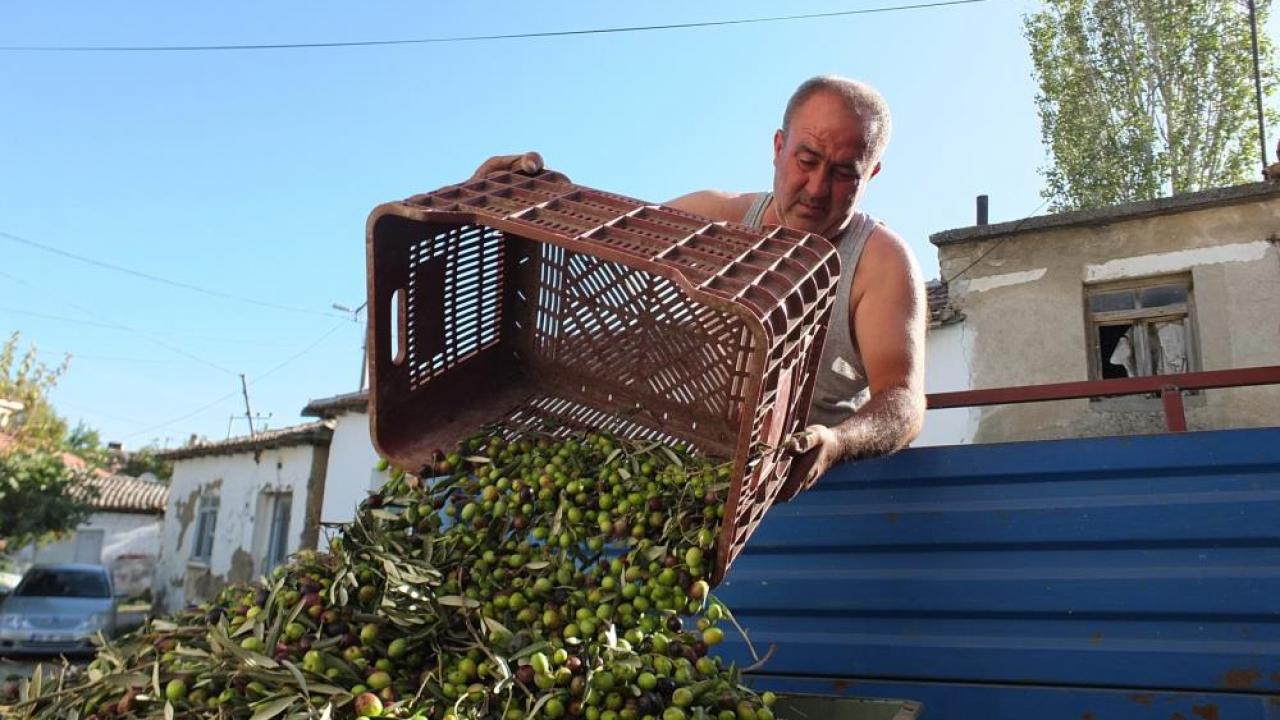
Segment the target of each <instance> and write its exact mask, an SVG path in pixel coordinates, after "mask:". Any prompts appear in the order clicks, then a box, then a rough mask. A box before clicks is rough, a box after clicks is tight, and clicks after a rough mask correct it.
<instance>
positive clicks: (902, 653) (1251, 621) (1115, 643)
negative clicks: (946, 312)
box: [718, 428, 1280, 720]
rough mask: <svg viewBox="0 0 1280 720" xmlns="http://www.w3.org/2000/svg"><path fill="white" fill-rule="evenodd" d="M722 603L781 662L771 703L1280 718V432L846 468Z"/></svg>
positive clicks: (968, 448) (951, 453) (773, 540)
mask: <svg viewBox="0 0 1280 720" xmlns="http://www.w3.org/2000/svg"><path fill="white" fill-rule="evenodd" d="M718 594H719V596H720V597H721V598H722V599H723V600H724V601H725V602H726V604H727V605H728V606H729V607H730V608H732V609H733V611H734V612H735V614H736V617H737V619H738V621H739V622H740V623H741V624H742V625H743V626H745V627H746V628H747V630H748V631H749V633H750V637H751V640H752V642H753V644H754V645H755V647H756V649H757V651H759V652H761V653H763V652H764V651H765V650H766V649H767V648H769V647H770V646H774V648H775V651H774V653H773V656H772V657H771V658H770V659H769V660H768V662H767V663H765V665H764V666H763V667H762V668H760V669H759V670H757V671H755V672H754V673H752V677H753V678H754V680H753V684H754V685H756V686H759V687H767V688H771V689H774V690H777V691H784V692H788V693H815V694H824V695H831V694H834V695H847V696H858V697H887V698H906V699H910V700H916V701H920V702H922V703H923V705H924V713H923V714H924V716H925V717H927V718H928V719H929V720H934V719H937V718H985V719H989V720H1004V719H1006V718H1008V719H1013V718H1018V719H1019V720H1023V719H1025V718H1040V719H1043V720H1059V719H1062V720H1066V719H1068V718H1069V719H1070V720H1107V719H1110V718H1160V719H1161V720H1170V719H1179V718H1180V719H1182V720H1197V719H1202V720H1215V719H1219V718H1220V719H1223V720H1226V719H1227V718H1230V719H1232V720H1235V719H1240V718H1246V719H1257V720H1262V719H1263V718H1269V719H1272V720H1275V719H1276V718H1280V428H1267V429H1247V430H1223V431H1210V432H1190V433H1168V434H1162V435H1154V436H1134V437H1119V438H1099V439H1079V440H1062V441H1046V442H1020V443H1006V444H990V445H965V446H950V447H934V448H921V449H911V450H907V451H904V452H901V453H899V454H897V455H894V456H892V457H888V458H881V459H877V460H870V461H864V462H857V463H849V464H845V465H842V466H840V467H838V468H836V469H834V470H833V471H832V472H831V473H829V474H828V475H827V476H826V477H825V478H823V480H822V481H821V482H820V483H819V484H818V485H817V486H816V487H815V488H814V489H813V490H811V491H810V492H808V493H805V494H804V495H802V496H800V497H798V498H796V499H795V500H793V501H792V502H790V503H787V504H784V505H779V506H777V507H775V508H773V509H772V510H770V511H769V513H768V515H767V517H766V519H765V521H764V523H763V524H762V525H761V527H760V528H759V529H758V530H757V532H756V534H755V535H754V536H753V537H752V539H751V541H750V543H749V544H748V549H747V551H746V552H745V553H744V554H743V555H742V556H741V557H740V559H738V560H737V562H736V563H735V564H734V566H733V568H732V569H731V571H730V573H729V575H728V577H727V578H726V580H725V582H724V584H723V585H722V586H721V587H720V588H719V591H718ZM726 646H727V647H726V653H727V654H728V655H729V656H731V657H732V658H733V659H734V660H735V661H736V662H738V663H739V664H741V665H747V664H750V663H751V658H750V656H749V653H748V651H747V648H746V647H745V645H743V644H742V642H741V641H740V640H733V641H727V642H726Z"/></svg>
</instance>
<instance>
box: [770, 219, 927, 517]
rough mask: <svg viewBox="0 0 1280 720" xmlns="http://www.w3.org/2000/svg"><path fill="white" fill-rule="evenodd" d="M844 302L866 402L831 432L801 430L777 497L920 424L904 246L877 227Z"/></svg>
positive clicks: (913, 294)
mask: <svg viewBox="0 0 1280 720" xmlns="http://www.w3.org/2000/svg"><path fill="white" fill-rule="evenodd" d="M867 270H873V271H874V272H865V271H867ZM851 302H854V303H855V304H854V307H853V312H851V313H850V316H849V317H850V320H849V323H850V326H851V327H850V330H851V331H852V332H853V336H854V337H855V338H857V339H858V350H859V352H860V353H861V356H862V364H863V366H864V367H865V368H866V371H867V380H868V383H869V384H870V389H871V399H870V400H869V401H867V403H866V404H865V405H863V407H862V408H861V409H860V410H859V411H858V412H857V414H855V415H854V416H853V417H850V418H849V419H848V420H845V421H844V422H842V423H840V424H839V425H837V426H835V427H825V426H820V425H815V426H812V427H810V428H808V430H807V431H806V433H805V435H804V436H802V438H801V439H800V440H799V441H798V442H797V447H796V450H797V451H798V452H800V453H802V454H801V456H800V457H798V458H796V462H795V464H794V467H793V469H792V473H791V477H790V478H789V479H788V481H787V485H786V487H784V488H783V491H782V497H783V499H785V498H788V497H790V496H791V495H793V494H795V493H796V492H799V491H800V490H804V489H807V488H808V487H810V486H811V485H812V484H813V483H814V482H816V481H817V479H818V478H819V477H821V476H822V474H823V473H825V472H826V471H827V470H828V469H829V468H830V467H831V466H833V465H835V464H836V463H839V462H843V461H845V460H854V459H859V458H868V457H875V456H878V455H887V454H889V453H892V452H895V451H897V450H901V449H902V448H904V447H906V446H907V444H908V443H910V442H911V441H912V440H914V439H915V437H916V436H917V435H919V434H920V429H921V427H922V426H923V424H924V411H925V397H924V347H925V325H926V317H927V314H928V313H927V303H926V300H925V292H924V283H923V282H922V281H921V278H920V269H919V268H918V267H917V266H916V263H915V259H914V258H913V257H912V255H911V251H910V249H909V248H908V247H907V245H906V243H905V242H903V240H902V239H901V238H899V237H898V236H897V235H895V234H893V233H892V232H890V231H888V230H887V229H883V228H882V229H879V230H877V231H876V234H875V235H873V236H872V238H871V241H869V242H868V244H867V249H866V251H865V254H864V255H863V258H862V260H861V262H860V263H859V273H858V277H856V278H855V280H854V292H853V298H852V299H851Z"/></svg>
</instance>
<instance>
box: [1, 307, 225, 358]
mask: <svg viewBox="0 0 1280 720" xmlns="http://www.w3.org/2000/svg"><path fill="white" fill-rule="evenodd" d="M0 310H3V311H4V312H11V313H15V314H18V315H30V316H31V317H38V318H44V319H46V320H61V321H62V322H70V323H77V324H79V325H89V326H92V327H100V328H107V329H110V330H121V331H123V332H127V333H133V334H135V335H137V336H138V337H140V338H142V339H143V340H146V341H148V342H152V343H155V344H156V345H159V346H160V347H162V348H164V349H166V350H168V351H170V352H175V353H177V354H179V355H181V356H183V357H185V358H187V359H189V360H194V361H196V362H198V363H200V364H201V365H206V366H208V367H211V368H213V369H214V370H217V371H219V372H224V373H226V374H228V375H235V372H234V371H232V370H228V369H227V368H224V367H222V366H221V365H219V364H217V363H215V362H213V361H212V360H206V359H204V358H202V357H200V356H199V355H193V354H192V353H190V352H187V351H186V350H183V349H182V348H180V347H176V346H174V345H170V344H169V343H167V342H164V341H163V340H158V339H156V338H154V337H152V336H151V335H148V334H147V333H145V332H143V331H141V330H138V329H137V328H131V327H129V326H128V325H120V324H118V323H110V322H95V321H93V320H84V319H80V318H69V317H63V316H61V315H51V314H49V313H42V312H33V311H31V310H19V309H17V308H9V307H2V306H0Z"/></svg>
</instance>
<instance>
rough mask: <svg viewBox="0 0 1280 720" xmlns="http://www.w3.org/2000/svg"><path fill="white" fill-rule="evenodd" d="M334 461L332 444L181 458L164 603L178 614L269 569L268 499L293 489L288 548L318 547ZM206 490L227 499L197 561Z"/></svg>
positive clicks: (160, 591)
mask: <svg viewBox="0 0 1280 720" xmlns="http://www.w3.org/2000/svg"><path fill="white" fill-rule="evenodd" d="M327 460H328V452H327V448H326V447H315V446H311V445H299V446H293V447H284V448H274V449H268V450H262V451H259V452H257V453H254V452H240V453H236V454H231V455H218V456H205V457H196V458H188V459H183V460H177V461H175V462H174V465H173V478H172V480H171V481H170V485H169V505H168V507H167V508H166V510H165V523H164V536H163V539H162V545H161V547H162V548H163V552H162V556H161V560H160V566H159V569H158V572H157V574H156V580H155V597H156V602H157V604H158V605H160V606H161V607H162V608H163V609H164V610H166V611H173V610H176V609H178V608H180V607H182V606H183V605H185V604H187V603H192V602H200V601H203V600H205V599H208V598H211V597H213V596H214V595H215V594H216V593H217V592H218V591H219V590H221V589H222V587H223V586H224V585H226V584H228V583H234V582H246V581H249V580H252V579H254V578H256V577H258V576H259V575H260V574H261V572H262V558H263V556H264V555H265V554H266V550H267V542H268V541H267V528H268V526H269V520H270V517H269V515H268V514H267V512H266V507H265V505H266V503H264V502H263V496H264V495H265V494H267V493H279V492H292V493H293V498H292V505H291V509H290V517H289V535H288V552H290V553H293V552H296V551H297V550H299V549H303V548H313V547H315V544H316V539H317V527H316V520H317V519H318V517H319V507H318V505H319V502H320V500H321V499H322V498H323V494H324V480H325V475H324V469H325V465H326V463H327ZM202 494H212V495H217V496H218V497H219V500H220V505H219V508H218V516H217V522H216V524H215V531H214V543H213V552H212V555H211V557H210V559H209V561H208V563H202V562H196V561H193V560H192V558H191V555H192V552H193V550H194V546H195V532H196V526H197V521H196V518H197V511H198V508H199V505H200V496H201V495H202Z"/></svg>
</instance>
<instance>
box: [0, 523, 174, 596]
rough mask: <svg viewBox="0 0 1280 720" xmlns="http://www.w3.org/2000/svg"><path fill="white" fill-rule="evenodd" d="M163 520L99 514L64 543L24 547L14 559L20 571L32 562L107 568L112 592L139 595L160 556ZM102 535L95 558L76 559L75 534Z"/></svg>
mask: <svg viewBox="0 0 1280 720" xmlns="http://www.w3.org/2000/svg"><path fill="white" fill-rule="evenodd" d="M162 525H163V518H162V517H161V516H159V515H146V514H141V513H116V512H100V513H94V514H93V515H90V516H89V520H88V521H87V522H85V523H84V524H83V525H81V526H80V527H78V528H76V532H75V533H72V534H71V535H70V536H68V537H67V538H66V539H64V540H59V541H57V542H52V543H49V544H47V545H42V546H40V547H35V546H28V547H26V548H23V549H22V550H21V551H20V552H18V553H16V554H15V556H14V558H13V559H14V565H15V567H16V568H17V570H18V571H19V572H20V571H22V570H25V569H26V568H27V567H30V566H31V565H32V564H34V563H69V562H97V563H99V564H101V565H103V566H105V567H107V568H110V569H111V572H112V576H113V577H114V578H115V583H116V591H117V592H120V593H123V594H125V595H130V596H133V595H141V594H142V593H143V591H145V590H148V589H150V587H151V583H152V575H153V572H154V568H155V564H156V562H157V560H158V558H159V555H160V535H161V527H162ZM99 531H100V532H101V533H102V546H101V549H100V552H99V556H98V557H96V558H88V557H82V558H77V557H76V543H77V541H76V534H77V533H85V532H87V533H95V532H99Z"/></svg>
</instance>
